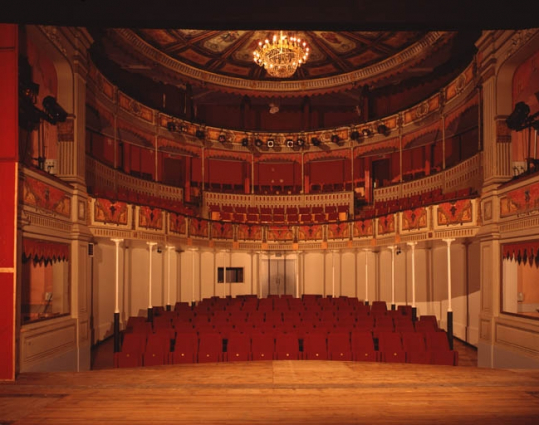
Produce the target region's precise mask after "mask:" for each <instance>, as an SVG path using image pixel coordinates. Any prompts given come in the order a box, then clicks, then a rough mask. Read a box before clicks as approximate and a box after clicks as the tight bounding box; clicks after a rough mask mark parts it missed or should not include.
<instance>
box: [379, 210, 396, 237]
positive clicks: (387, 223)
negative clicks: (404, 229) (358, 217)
mask: <svg viewBox="0 0 539 425" xmlns="http://www.w3.org/2000/svg"><path fill="white" fill-rule="evenodd" d="M377 233H378V234H379V235H387V234H389V233H395V216H394V215H393V214H391V215H384V216H382V217H378V232H377Z"/></svg>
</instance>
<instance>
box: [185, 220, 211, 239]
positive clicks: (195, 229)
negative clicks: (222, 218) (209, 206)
mask: <svg viewBox="0 0 539 425" xmlns="http://www.w3.org/2000/svg"><path fill="white" fill-rule="evenodd" d="M208 223H209V221H208V220H204V219H202V218H191V220H190V223H189V236H198V237H201V238H207V237H208Z"/></svg>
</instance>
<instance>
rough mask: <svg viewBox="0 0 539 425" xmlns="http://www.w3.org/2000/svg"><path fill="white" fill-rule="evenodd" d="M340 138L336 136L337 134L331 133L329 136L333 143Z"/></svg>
mask: <svg viewBox="0 0 539 425" xmlns="http://www.w3.org/2000/svg"><path fill="white" fill-rule="evenodd" d="M340 140H341V139H340V138H339V136H338V135H337V134H333V135H332V136H331V141H332V142H333V143H339V141H340Z"/></svg>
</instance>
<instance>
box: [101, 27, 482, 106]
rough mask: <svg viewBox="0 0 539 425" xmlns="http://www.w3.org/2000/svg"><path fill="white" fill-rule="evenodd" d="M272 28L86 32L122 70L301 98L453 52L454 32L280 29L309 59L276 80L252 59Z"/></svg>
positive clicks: (383, 78) (407, 70) (405, 73)
mask: <svg viewBox="0 0 539 425" xmlns="http://www.w3.org/2000/svg"><path fill="white" fill-rule="evenodd" d="M274 33H276V31H244V30H228V31H212V30H196V29H108V30H104V31H101V32H95V33H93V34H92V35H93V36H94V38H95V39H96V42H97V44H100V45H101V48H102V51H103V52H104V55H105V56H106V57H107V58H108V59H109V60H112V61H114V62H115V63H116V64H117V65H119V66H120V67H121V68H123V69H124V70H127V71H130V72H133V73H138V74H142V75H146V76H148V77H150V78H152V79H153V80H160V81H163V82H166V83H169V84H179V83H186V82H188V83H191V84H193V85H194V86H199V87H204V88H210V87H211V88H214V89H217V90H220V91H225V92H233V93H236V94H242V95H244V94H246V95H249V96H270V97H271V96H279V97H290V96H292V97H294V96H301V97H302V96H305V95H314V94H327V93H331V92H338V91H342V90H350V89H352V88H354V87H355V88H357V87H360V86H363V85H365V84H367V85H369V86H377V85H378V86H380V85H385V84H395V81H397V82H401V81H403V80H405V79H407V78H411V77H417V76H421V75H427V74H430V73H432V71H433V70H434V68H436V67H437V66H439V65H440V64H441V63H447V62H448V61H449V60H450V59H451V56H452V55H455V54H458V51H455V49H454V47H455V40H458V39H459V33H457V32H439V31H431V32H427V31H339V32H336V31H297V32H289V31H287V32H285V33H286V34H287V35H295V36H296V37H299V38H301V39H302V40H305V41H306V42H307V44H308V46H309V48H310V53H309V59H308V61H307V62H306V63H305V64H304V65H303V66H302V67H300V68H298V70H297V71H296V73H295V74H294V75H293V76H292V77H291V78H286V79H276V78H273V77H271V76H269V75H268V73H267V72H266V71H265V70H264V69H263V68H261V67H260V66H258V65H257V64H255V63H254V61H253V51H254V50H255V48H256V47H257V46H258V43H259V41H263V40H264V39H266V38H268V37H271V35H272V34H274ZM472 44H473V42H472ZM469 45H470V42H469V40H468V47H469Z"/></svg>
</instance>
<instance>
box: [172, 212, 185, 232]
mask: <svg viewBox="0 0 539 425" xmlns="http://www.w3.org/2000/svg"><path fill="white" fill-rule="evenodd" d="M168 220H169V229H170V231H171V232H172V233H177V234H180V235H185V234H186V233H187V220H186V218H185V216H183V215H180V214H176V213H170V214H169V215H168Z"/></svg>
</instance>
